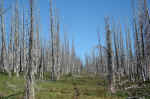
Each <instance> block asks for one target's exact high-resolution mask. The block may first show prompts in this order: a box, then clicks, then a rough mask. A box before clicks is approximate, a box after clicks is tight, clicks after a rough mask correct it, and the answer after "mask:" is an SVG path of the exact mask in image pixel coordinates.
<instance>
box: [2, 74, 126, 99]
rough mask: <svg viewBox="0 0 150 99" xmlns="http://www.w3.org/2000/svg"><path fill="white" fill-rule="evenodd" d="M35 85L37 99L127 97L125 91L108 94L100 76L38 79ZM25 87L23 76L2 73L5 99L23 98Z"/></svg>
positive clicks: (123, 98)
mask: <svg viewBox="0 0 150 99" xmlns="http://www.w3.org/2000/svg"><path fill="white" fill-rule="evenodd" d="M34 87H35V96H36V98H35V99H75V96H77V98H76V99H126V96H125V95H123V93H117V94H114V95H110V94H108V92H107V91H106V90H107V89H106V84H105V81H104V79H102V78H100V77H90V76H74V77H72V76H69V75H68V76H64V77H62V78H61V79H60V80H59V81H50V80H40V81H39V80H37V81H35V86H34ZM24 88H25V80H24V77H23V76H20V77H16V76H12V77H11V78H10V77H8V76H7V75H4V74H0V96H3V97H4V99H23V96H24ZM0 99H1V98H0ZM2 99H3V98H2Z"/></svg>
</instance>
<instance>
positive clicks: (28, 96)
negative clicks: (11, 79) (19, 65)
mask: <svg viewBox="0 0 150 99" xmlns="http://www.w3.org/2000/svg"><path fill="white" fill-rule="evenodd" d="M33 1H34V0H30V35H29V60H28V67H27V74H26V89H25V99H35V94H34V72H33V68H34V66H33V65H34V63H33V60H34V59H33V37H34V18H33V4H34V2H33Z"/></svg>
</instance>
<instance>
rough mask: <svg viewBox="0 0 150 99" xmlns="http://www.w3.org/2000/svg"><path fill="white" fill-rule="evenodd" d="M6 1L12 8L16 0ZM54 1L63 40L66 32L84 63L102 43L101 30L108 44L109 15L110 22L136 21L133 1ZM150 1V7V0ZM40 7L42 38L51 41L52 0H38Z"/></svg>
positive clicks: (22, 3) (149, 2) (22, 0)
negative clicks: (106, 18) (106, 36)
mask: <svg viewBox="0 0 150 99" xmlns="http://www.w3.org/2000/svg"><path fill="white" fill-rule="evenodd" d="M4 1H6V2H5V4H6V5H7V6H6V7H8V6H9V5H10V4H12V3H13V2H14V1H15V0H4ZM35 1H36V0H35ZM53 1H54V2H53V4H54V5H56V8H57V10H58V13H59V17H60V23H61V33H60V35H61V38H63V31H64V30H65V31H66V32H67V34H68V39H69V40H70V41H72V39H74V43H75V50H76V54H77V56H79V57H80V58H81V59H82V60H83V59H84V55H85V53H90V51H91V49H92V47H94V46H95V45H97V44H98V40H97V39H98V38H97V29H99V31H100V36H101V42H104V40H105V39H104V35H105V34H104V33H105V23H104V18H105V17H107V16H109V17H110V19H114V20H115V21H117V22H119V23H121V24H124V25H125V24H129V22H130V21H131V20H132V8H131V0H53ZM147 1H148V4H150V0H147ZM20 2H21V8H22V7H23V6H22V5H25V6H28V2H27V0H20ZM36 5H37V8H39V10H40V22H41V31H42V32H41V33H42V36H43V37H44V39H48V38H49V36H48V35H49V30H50V25H49V24H50V23H49V0H37V1H36ZM7 17H9V15H8V16H7ZM7 17H6V18H7ZM6 24H7V22H6ZM124 25H123V26H124ZM63 29H64V30H63ZM70 44H71V42H70Z"/></svg>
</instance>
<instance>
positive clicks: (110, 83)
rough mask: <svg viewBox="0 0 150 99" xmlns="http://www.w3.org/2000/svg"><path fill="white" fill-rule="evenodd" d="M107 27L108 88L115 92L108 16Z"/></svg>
mask: <svg viewBox="0 0 150 99" xmlns="http://www.w3.org/2000/svg"><path fill="white" fill-rule="evenodd" d="M105 24H106V26H105V29H106V45H107V65H108V76H107V77H108V88H109V91H110V92H111V93H114V91H115V90H114V86H113V63H112V58H113V56H112V51H113V50H112V41H111V31H110V26H109V23H108V18H106V19H105Z"/></svg>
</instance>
